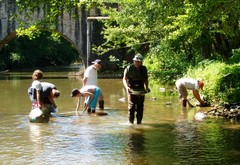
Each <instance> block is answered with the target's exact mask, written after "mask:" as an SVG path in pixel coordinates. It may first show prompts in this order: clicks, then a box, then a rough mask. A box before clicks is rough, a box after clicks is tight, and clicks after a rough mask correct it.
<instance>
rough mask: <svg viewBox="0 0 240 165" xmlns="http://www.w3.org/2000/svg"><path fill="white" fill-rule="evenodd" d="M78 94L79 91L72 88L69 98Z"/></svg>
mask: <svg viewBox="0 0 240 165" xmlns="http://www.w3.org/2000/svg"><path fill="white" fill-rule="evenodd" d="M79 93H80V92H79V90H78V89H77V88H74V89H73V90H72V92H71V94H70V96H71V97H74V96H76V95H77V94H79Z"/></svg>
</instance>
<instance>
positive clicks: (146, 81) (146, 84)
mask: <svg viewBox="0 0 240 165" xmlns="http://www.w3.org/2000/svg"><path fill="white" fill-rule="evenodd" d="M144 84H145V87H146V90H147V91H148V92H150V91H151V90H150V88H149V87H148V79H146V80H145V81H144Z"/></svg>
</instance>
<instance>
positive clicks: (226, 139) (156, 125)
mask: <svg viewBox="0 0 240 165" xmlns="http://www.w3.org/2000/svg"><path fill="white" fill-rule="evenodd" d="M31 81H32V80H31V73H29V72H26V73H10V74H8V75H0V89H1V95H0V100H1V102H0V135H1V136H0V148H1V150H0V162H1V163H0V164H6V165H8V164H14V165H16V164H39V165H52V164H56V165H58V164H64V165H65V164H84V165H85V164H90V165H95V164H98V165H99V164H101V165H105V164H107V165H108V164H110V165H112V164H129V165H130V164H134V165H135V164H136V165H152V164H153V165H155V164H160V165H161V164H162V165H166V164H172V165H180V164H181V165H182V164H184V165H185V164H203V165H205V164H214V165H215V164H233V165H235V164H236V165H237V164H240V143H239V139H240V126H239V123H237V122H236V121H228V120H224V119H222V118H206V119H203V120H202V121H197V120H195V119H194V116H195V113H196V112H198V111H206V110H208V109H207V108H205V109H203V108H199V107H195V108H191V109H190V108H186V109H182V108H181V106H180V105H179V103H178V99H177V95H176V93H174V94H170V93H169V91H168V90H167V91H166V92H161V90H159V89H160V87H159V86H157V85H151V89H152V92H151V93H149V94H147V95H146V101H145V111H144V118H143V124H142V125H136V124H134V125H128V124H127V121H128V117H127V102H124V100H125V99H126V93H125V90H124V88H123V85H122V81H121V80H120V79H100V80H99V86H100V87H101V88H102V91H103V93H104V97H105V99H104V100H105V107H106V109H105V111H106V112H108V115H107V116H96V115H88V114H87V113H81V111H80V112H79V115H78V116H77V115H76V114H75V112H74V109H75V106H76V103H77V99H76V98H71V97H70V91H71V89H72V88H75V87H79V88H80V86H81V84H80V81H79V79H76V78H75V77H68V76H67V72H56V73H53V72H51V73H44V80H43V81H48V82H52V83H54V84H55V85H56V86H57V87H58V89H59V90H60V91H61V96H60V97H59V98H58V99H57V100H56V103H57V105H58V109H59V112H58V113H57V114H55V115H54V116H53V117H52V118H51V119H50V122H49V123H47V124H46V123H45V124H41V123H38V124H36V123H35V124H34V123H30V122H29V121H28V114H29V111H30V107H31V105H30V101H29V98H28V96H27V88H28V87H29V86H30V84H31ZM193 101H194V100H192V102H193ZM167 102H169V103H171V105H166V103H167Z"/></svg>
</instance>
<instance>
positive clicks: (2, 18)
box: [0, 0, 99, 66]
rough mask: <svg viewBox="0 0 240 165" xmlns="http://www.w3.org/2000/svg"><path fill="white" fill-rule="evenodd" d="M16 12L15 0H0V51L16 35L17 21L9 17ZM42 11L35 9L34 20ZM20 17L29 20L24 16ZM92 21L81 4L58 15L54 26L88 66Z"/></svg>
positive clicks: (41, 15)
mask: <svg viewBox="0 0 240 165" xmlns="http://www.w3.org/2000/svg"><path fill="white" fill-rule="evenodd" d="M16 12H17V4H16V0H0V51H1V49H2V48H3V47H4V45H5V44H7V43H8V42H9V41H11V40H12V39H14V38H15V37H17V36H16V29H18V28H19V22H18V21H17V19H16V18H14V19H10V18H11V17H12V15H13V14H15V13H16ZM76 12H77V13H78V15H79V17H78V18H77V19H76V18H74V13H76ZM44 13H45V12H44V11H42V10H39V11H36V12H35V13H34V20H35V21H36V20H40V19H41V18H43V17H44ZM92 13H93V16H94V14H96V13H95V11H92ZM21 19H22V20H24V21H29V20H25V19H24V18H21ZM93 22H94V21H93V20H92V19H89V17H87V12H86V10H85V6H82V7H81V8H80V9H78V11H76V10H75V9H72V11H70V12H68V13H62V14H61V15H60V16H59V19H58V24H57V25H56V26H55V31H56V32H59V33H60V34H61V36H62V37H64V38H65V39H66V40H68V41H69V42H70V43H72V44H73V45H74V46H75V48H76V49H77V50H78V52H79V56H80V58H81V59H82V60H83V61H84V64H85V66H88V64H89V60H91V59H89V57H90V54H91V51H90V50H91V32H90V31H89V29H90V27H91V25H92V23H93ZM32 23H33V22H32ZM30 24H31V21H30ZM98 31H99V29H98Z"/></svg>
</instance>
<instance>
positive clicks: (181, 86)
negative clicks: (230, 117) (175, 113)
mask: <svg viewBox="0 0 240 165" xmlns="http://www.w3.org/2000/svg"><path fill="white" fill-rule="evenodd" d="M175 84H176V88H177V90H178V93H179V98H182V106H183V107H186V104H187V102H188V101H187V96H188V92H187V90H192V92H193V96H194V97H195V98H196V99H197V100H198V101H199V103H200V106H205V105H206V102H205V101H204V100H202V99H201V97H200V94H199V90H200V89H201V90H203V86H204V83H203V81H202V80H201V79H198V80H195V79H192V78H180V79H178V80H177V81H176V83H175Z"/></svg>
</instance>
